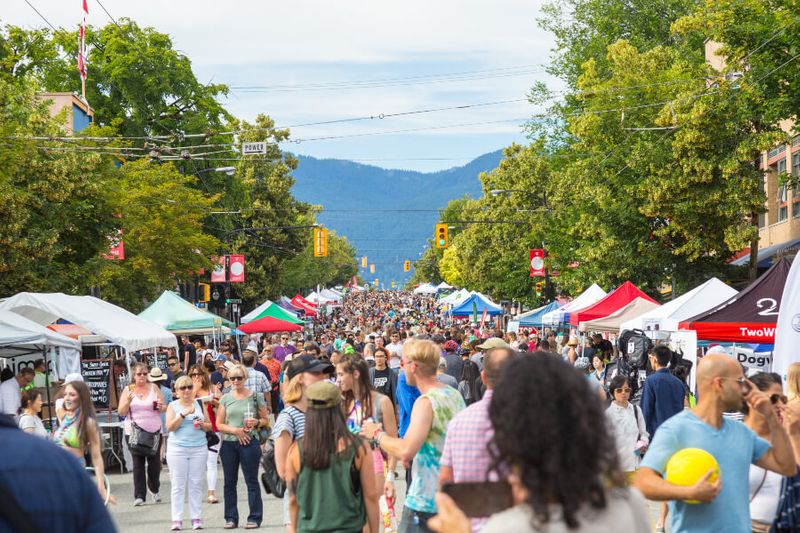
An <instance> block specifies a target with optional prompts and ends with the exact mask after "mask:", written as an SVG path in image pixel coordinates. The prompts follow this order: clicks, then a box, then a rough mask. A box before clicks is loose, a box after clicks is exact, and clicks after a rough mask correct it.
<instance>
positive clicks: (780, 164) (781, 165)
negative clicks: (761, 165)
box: [775, 159, 786, 174]
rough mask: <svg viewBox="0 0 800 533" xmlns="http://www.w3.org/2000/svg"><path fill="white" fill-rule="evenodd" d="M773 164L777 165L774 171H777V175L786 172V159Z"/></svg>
mask: <svg viewBox="0 0 800 533" xmlns="http://www.w3.org/2000/svg"><path fill="white" fill-rule="evenodd" d="M775 164H776V165H777V168H776V170H777V171H778V174H781V173H782V172H786V159H778V161H777V162H776V163H775Z"/></svg>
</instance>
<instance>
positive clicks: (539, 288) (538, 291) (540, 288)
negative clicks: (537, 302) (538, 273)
mask: <svg viewBox="0 0 800 533" xmlns="http://www.w3.org/2000/svg"><path fill="white" fill-rule="evenodd" d="M543 290H544V281H537V282H536V296H541V295H542V291H543Z"/></svg>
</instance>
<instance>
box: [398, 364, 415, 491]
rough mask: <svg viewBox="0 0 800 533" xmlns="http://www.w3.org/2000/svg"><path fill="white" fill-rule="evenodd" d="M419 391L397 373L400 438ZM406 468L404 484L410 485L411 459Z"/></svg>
mask: <svg viewBox="0 0 800 533" xmlns="http://www.w3.org/2000/svg"><path fill="white" fill-rule="evenodd" d="M419 396H420V392H419V389H418V388H417V387H415V386H414V385H409V384H408V383H406V375H405V372H399V373H398V374H397V389H396V391H395V397H396V398H397V403H396V405H397V413H398V424H397V435H398V436H399V437H400V438H401V439H402V438H403V437H405V435H406V431H408V425H409V424H410V423H411V410H412V409H413V408H414V402H416V401H417V398H419ZM403 466H404V467H405V469H406V486H407V487H408V486H411V461H409V462H408V464H403Z"/></svg>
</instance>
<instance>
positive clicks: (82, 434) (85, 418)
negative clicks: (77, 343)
mask: <svg viewBox="0 0 800 533" xmlns="http://www.w3.org/2000/svg"><path fill="white" fill-rule="evenodd" d="M56 416H58V421H59V425H58V429H57V430H56V431H55V432H54V433H53V442H54V443H55V444H57V445H58V446H60V447H61V448H63V449H65V450H66V451H67V452H69V453H70V455H72V456H73V457H75V458H76V459H77V460H78V462H79V463H80V464H81V466H83V467H84V468H85V467H86V456H87V455H88V456H89V457H90V458H91V461H92V465H91V466H92V468H93V469H94V475H95V481H96V483H97V491H98V492H99V493H100V497H101V498H103V499H104V500H105V501H107V502H110V503H117V499H116V498H115V497H114V496H112V495H111V494H110V493H109V492H108V488H107V487H106V485H105V464H104V463H103V453H102V449H101V447H100V428H99V427H98V425H97V418H96V416H95V411H94V405H93V404H92V398H91V394H90V393H89V388H88V387H87V386H86V384H85V383H84V382H83V381H72V382H70V383H68V384H67V385H66V386H65V387H64V408H63V410H62V411H61V412H59V413H57V415H56ZM37 460H38V459H37Z"/></svg>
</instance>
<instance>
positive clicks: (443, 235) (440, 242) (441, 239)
mask: <svg viewBox="0 0 800 533" xmlns="http://www.w3.org/2000/svg"><path fill="white" fill-rule="evenodd" d="M448 244H450V243H449V240H448V236H447V224H436V247H437V248H447V245H448Z"/></svg>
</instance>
